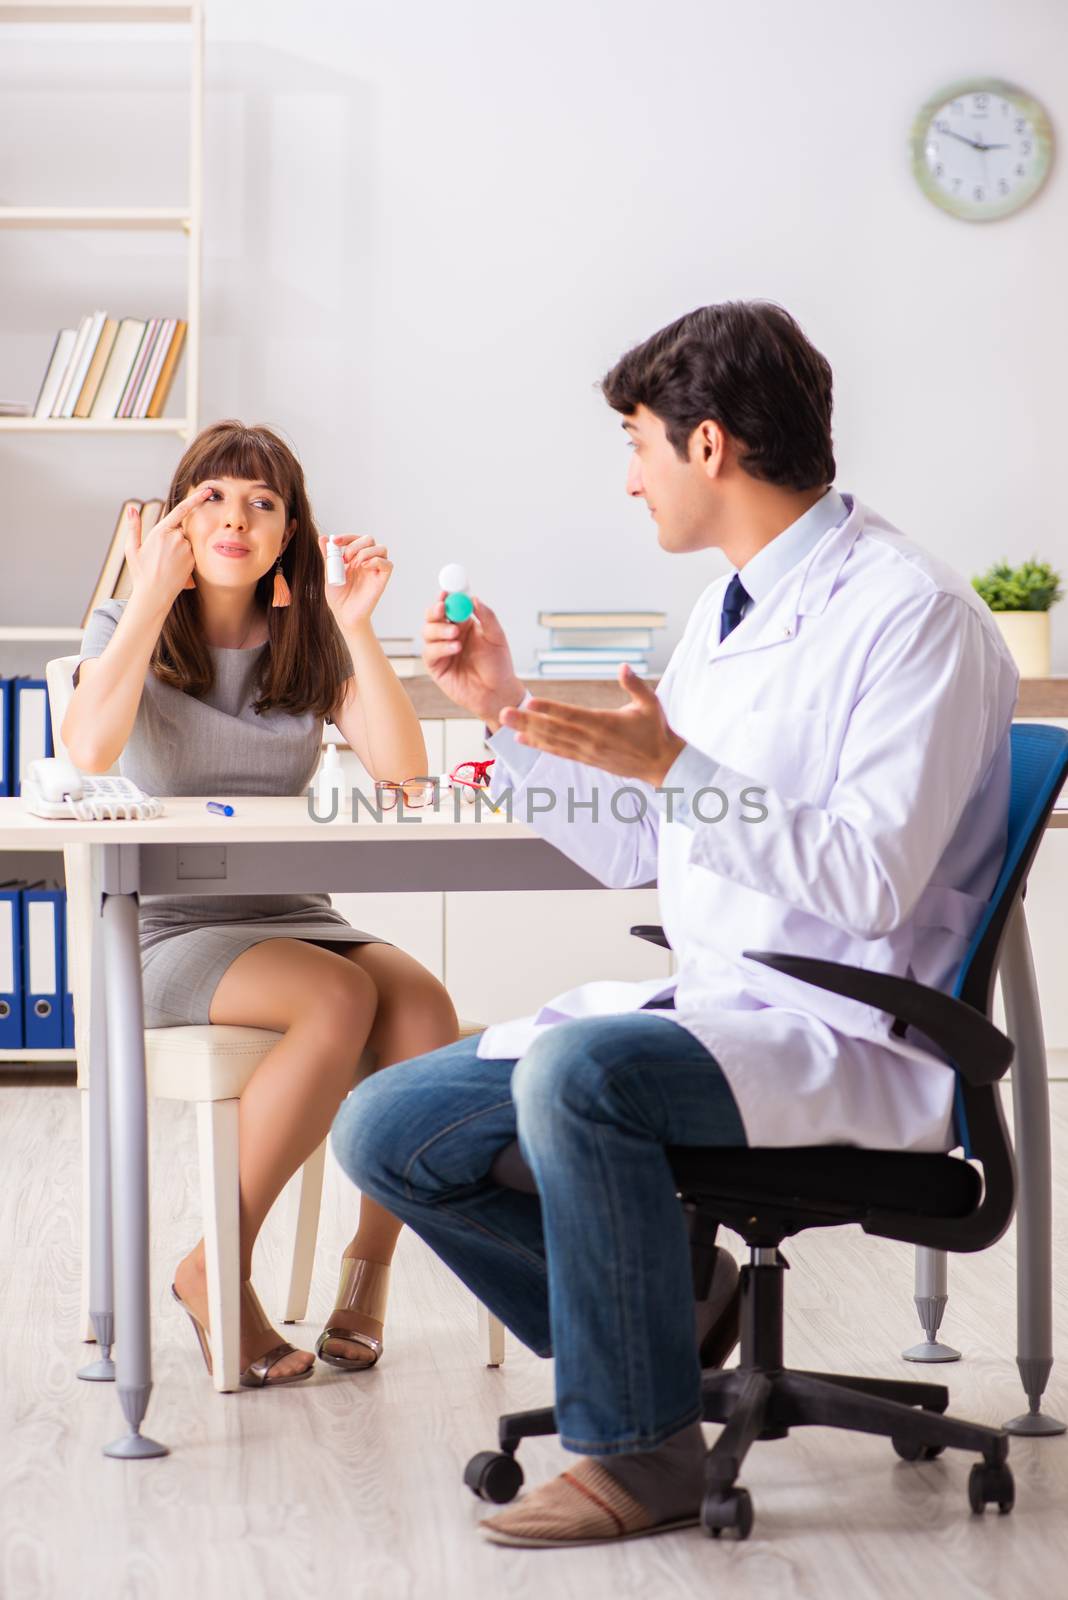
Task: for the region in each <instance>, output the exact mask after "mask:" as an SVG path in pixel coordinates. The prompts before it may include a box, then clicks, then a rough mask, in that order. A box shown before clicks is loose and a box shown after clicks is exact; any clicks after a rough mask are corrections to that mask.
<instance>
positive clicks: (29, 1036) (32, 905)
mask: <svg viewBox="0 0 1068 1600" xmlns="http://www.w3.org/2000/svg"><path fill="white" fill-rule="evenodd" d="M22 979H23V989H22V995H23V1004H22V1015H23V1020H24V1023H25V1036H26V1048H27V1049H28V1050H51V1049H60V1050H61V1049H62V1048H63V994H64V977H63V890H62V889H24V890H23V891H22Z"/></svg>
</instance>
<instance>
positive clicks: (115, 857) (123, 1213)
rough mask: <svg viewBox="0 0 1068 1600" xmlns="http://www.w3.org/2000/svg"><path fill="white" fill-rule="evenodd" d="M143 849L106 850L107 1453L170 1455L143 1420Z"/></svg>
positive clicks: (148, 1350)
mask: <svg viewBox="0 0 1068 1600" xmlns="http://www.w3.org/2000/svg"><path fill="white" fill-rule="evenodd" d="M137 863H138V857H137V847H136V846H135V845H134V846H130V845H106V846H105V847H104V882H103V890H104V903H103V927H104V964H105V966H104V971H105V984H106V989H107V1029H108V1061H109V1065H110V1073H109V1086H108V1087H109V1091H110V1110H111V1164H112V1180H113V1184H114V1235H115V1311H116V1321H117V1324H118V1332H119V1341H118V1349H119V1355H118V1362H117V1378H118V1389H119V1403H120V1404H121V1406H122V1409H123V1414H124V1415H125V1417H126V1420H127V1422H128V1423H129V1425H130V1431H129V1433H128V1434H126V1435H124V1436H123V1437H122V1438H121V1439H116V1440H115V1441H114V1442H113V1443H112V1444H108V1445H105V1446H104V1454H105V1455H106V1456H118V1457H120V1458H123V1459H125V1460H130V1459H135V1460H140V1459H143V1458H145V1457H148V1456H165V1455H166V1454H167V1453H168V1452H167V1447H166V1445H162V1444H157V1443H156V1441H155V1440H154V1439H146V1438H145V1437H144V1435H143V1434H142V1433H141V1422H142V1420H143V1418H144V1415H145V1412H146V1411H147V1410H148V1401H149V1396H150V1395H151V1393H152V1343H151V1338H152V1335H151V1325H150V1305H149V1281H148V1105H147V1100H148V1096H147V1089H146V1084H145V1014H144V1001H143V999H142V994H141V953H140V948H139V945H138V938H137V876H138V866H137Z"/></svg>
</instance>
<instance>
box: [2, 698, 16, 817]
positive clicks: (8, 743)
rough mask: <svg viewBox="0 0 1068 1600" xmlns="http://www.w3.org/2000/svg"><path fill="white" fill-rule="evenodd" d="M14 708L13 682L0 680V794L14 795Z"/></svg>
mask: <svg viewBox="0 0 1068 1600" xmlns="http://www.w3.org/2000/svg"><path fill="white" fill-rule="evenodd" d="M14 708H15V685H14V681H13V679H11V678H0V794H12V793H14V791H13V789H12V787H11V767H12V752H13V751H14V748H15V731H14V725H13V724H14V716H15V709H14Z"/></svg>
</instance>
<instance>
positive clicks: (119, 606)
mask: <svg viewBox="0 0 1068 1600" xmlns="http://www.w3.org/2000/svg"><path fill="white" fill-rule="evenodd" d="M125 609H126V601H125V600H105V601H104V603H103V605H99V606H96V607H95V609H94V610H93V614H92V616H91V617H90V618H89V622H88V624H87V625H86V629H85V633H84V634H83V635H82V647H81V650H80V651H79V652H78V665H77V666H76V667H75V669H74V687H75V688H77V687H78V678H79V677H80V675H81V670H82V662H83V661H93V660H95V659H96V657H97V656H102V655H103V654H104V650H105V648H106V646H107V643H108V640H109V639H110V638H111V636H112V634H113V633H114V632H115V629H116V628H117V627H118V625H119V618H120V617H121V616H122V613H123V611H124V610H125Z"/></svg>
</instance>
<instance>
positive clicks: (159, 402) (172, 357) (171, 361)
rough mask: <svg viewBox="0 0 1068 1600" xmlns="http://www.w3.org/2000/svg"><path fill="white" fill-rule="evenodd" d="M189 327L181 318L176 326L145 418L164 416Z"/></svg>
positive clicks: (145, 412) (144, 413)
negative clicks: (164, 408)
mask: <svg viewBox="0 0 1068 1600" xmlns="http://www.w3.org/2000/svg"><path fill="white" fill-rule="evenodd" d="M188 327H189V324H188V323H187V322H183V321H182V320H181V318H179V319H178V321H177V322H176V323H175V325H174V332H173V334H172V336H171V340H170V343H169V344H168V346H167V349H166V351H165V352H164V356H163V365H162V367H161V368H160V374H159V377H158V379H157V380H156V387H155V389H154V390H153V392H152V398H151V399H150V400H149V402H148V406H147V408H146V410H145V411H144V412H143V415H144V416H148V417H161V416H162V415H163V407H164V406H165V405H166V404H167V396H168V395H169V394H170V392H171V384H172V383H173V381H174V374H175V369H176V368H177V366H178V359H179V357H180V356H181V354H182V346H183V345H184V344H185V335H186V330H187V329H188Z"/></svg>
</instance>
